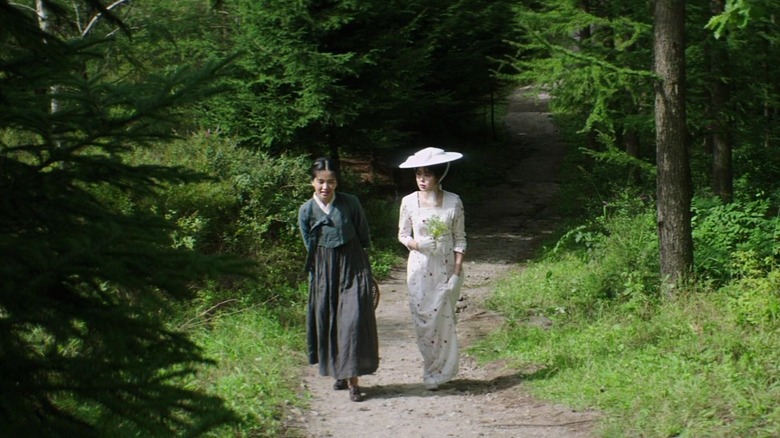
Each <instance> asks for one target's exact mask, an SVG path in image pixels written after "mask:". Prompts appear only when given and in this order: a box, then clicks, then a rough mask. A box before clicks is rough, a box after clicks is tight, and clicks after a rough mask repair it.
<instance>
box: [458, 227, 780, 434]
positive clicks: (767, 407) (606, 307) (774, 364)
mask: <svg viewBox="0 0 780 438" xmlns="http://www.w3.org/2000/svg"><path fill="white" fill-rule="evenodd" d="M621 220H622V219H621ZM625 230H626V231H625V233H628V232H630V231H629V230H630V227H625ZM625 233H618V232H614V229H613V232H612V233H611V234H609V237H608V238H607V240H613V239H618V240H625V237H626V234H625ZM634 237H635V238H636V236H634ZM597 247H598V248H602V249H601V250H599V249H597V250H596V253H591V254H590V255H589V256H588V257H582V255H581V254H575V253H564V254H559V255H558V256H556V257H548V258H547V259H544V260H541V261H537V262H535V263H532V264H530V265H529V266H528V267H527V268H526V269H525V270H524V271H523V272H521V273H519V274H517V275H516V276H514V277H511V278H508V279H506V280H505V281H504V282H503V283H501V284H500V285H499V286H498V288H497V290H496V292H495V294H494V296H493V298H492V300H491V301H490V303H489V304H490V305H491V306H492V307H493V308H495V309H498V310H499V311H501V312H503V313H504V314H506V315H507V317H508V318H507V320H508V323H507V324H506V326H505V327H504V329H503V330H501V331H499V332H498V333H495V334H494V335H492V336H491V337H489V338H488V339H486V340H484V341H483V342H480V343H478V344H476V345H475V346H474V347H472V353H474V354H475V355H477V356H478V357H479V358H480V359H481V360H483V361H486V360H493V359H498V358H503V359H508V360H509V361H510V363H512V364H513V365H514V366H515V367H516V368H518V369H519V370H527V373H526V377H525V382H524V384H525V385H526V387H527V388H529V390H530V391H532V393H533V394H535V395H536V396H537V397H540V398H543V399H548V400H552V401H556V402H562V403H566V404H568V405H570V406H572V407H576V408H580V409H584V408H594V409H597V410H599V411H601V412H603V413H604V418H603V420H602V421H601V422H600V423H599V425H598V430H597V433H599V434H600V435H601V436H605V437H629V436H630V437H637V436H642V437H736V436H739V437H753V436H754V437H765V436H778V435H780V404H778V403H777V400H780V336H778V335H780V324H778V323H777V321H776V320H774V319H772V317H771V316H772V315H770V316H769V317H765V318H763V319H761V320H760V321H759V322H760V323H757V322H756V321H757V320H756V319H755V318H754V319H747V320H746V319H745V318H744V317H742V313H743V312H744V310H743V309H744V305H743V301H744V299H746V298H745V297H748V298H749V299H751V300H757V301H755V302H763V300H764V299H765V296H762V297H759V298H754V297H753V295H752V294H755V293H756V292H755V291H756V290H761V289H758V288H756V287H755V284H754V282H748V283H747V284H748V285H751V286H750V288H749V289H748V288H747V287H745V288H743V289H742V290H739V287H738V285H740V284H745V281H744V280H742V281H741V282H734V283H733V284H732V285H731V286H730V288H729V289H719V290H710V289H706V287H704V286H691V287H690V289H689V290H688V291H679V292H678V294H677V295H676V296H675V297H674V298H672V299H659V298H657V297H658V296H660V294H658V293H657V292H655V293H653V292H648V291H647V290H646V288H643V289H642V290H641V291H640V292H637V291H635V290H634V289H632V286H631V282H625V283H624V284H623V285H622V286H623V289H620V288H618V289H616V291H615V292H616V293H614V294H605V293H603V288H604V287H605V285H610V284H612V286H611V287H614V284H615V283H610V282H605V281H604V279H609V278H613V277H615V276H614V275H613V274H614V273H615V272H621V271H622V270H626V271H627V272H630V270H628V269H627V267H620V266H616V263H615V259H614V251H616V249H615V245H614V243H608V242H606V243H605V242H602V244H600V245H597ZM599 251H608V252H609V254H605V253H600V252H599ZM605 260H609V263H604V261H605ZM628 263H630V262H628ZM628 268H630V267H628ZM633 268H634V269H636V270H637V271H639V272H636V275H639V276H641V275H644V274H643V272H642V269H641V267H637V266H636V265H633ZM772 278H773V276H772V275H769V276H768V277H766V279H765V280H763V281H764V282H767V281H773V280H772ZM617 284H618V285H619V284H620V283H617ZM762 284H764V283H762ZM773 284H774V283H773ZM734 288H736V289H737V290H736V291H735V290H734ZM776 290H777V289H776V288H772V292H769V291H767V292H766V294H774V295H776V294H777V292H776ZM735 297H736V298H735ZM753 314H754V315H756V314H757V313H755V312H754V313H753ZM758 315H760V314H758ZM538 316H544V317H546V318H549V319H550V320H552V322H553V324H552V326H551V327H550V328H546V329H545V328H541V327H538V326H536V325H534V324H533V323H531V321H533V318H535V317H538Z"/></svg>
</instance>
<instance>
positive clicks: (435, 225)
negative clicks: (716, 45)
mask: <svg viewBox="0 0 780 438" xmlns="http://www.w3.org/2000/svg"><path fill="white" fill-rule="evenodd" d="M425 226H426V228H427V229H428V233H429V234H430V235H431V237H433V239H434V240H439V238H440V237H442V236H444V235H445V234H447V232H448V231H449V229H448V227H447V224H446V223H445V222H444V221H443V220H442V219H441V218H440V217H439V216H431V217H430V218H428V220H427V221H425Z"/></svg>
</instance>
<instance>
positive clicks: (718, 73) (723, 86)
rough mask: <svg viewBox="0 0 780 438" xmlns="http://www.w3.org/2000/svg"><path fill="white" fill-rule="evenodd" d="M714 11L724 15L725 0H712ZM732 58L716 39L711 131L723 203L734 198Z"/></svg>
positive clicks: (714, 181) (716, 184)
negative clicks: (730, 84)
mask: <svg viewBox="0 0 780 438" xmlns="http://www.w3.org/2000/svg"><path fill="white" fill-rule="evenodd" d="M710 5H711V8H712V14H713V15H718V14H721V13H722V12H723V10H724V0H712V2H711V3H710ZM728 63H729V57H728V52H726V49H725V47H723V45H722V43H719V41H715V42H714V44H713V45H712V48H711V55H710V71H711V73H712V94H711V103H710V104H711V105H712V114H713V119H714V120H713V132H712V190H713V192H714V193H715V194H716V195H717V196H718V197H720V199H721V200H722V201H723V202H731V201H732V199H733V197H734V171H733V168H732V164H731V155H732V138H733V135H732V133H731V124H730V123H729V117H728V114H729V111H728V104H729V100H730V93H729V88H728V85H727V83H726V81H727V79H726V78H727V75H728V71H727V68H728Z"/></svg>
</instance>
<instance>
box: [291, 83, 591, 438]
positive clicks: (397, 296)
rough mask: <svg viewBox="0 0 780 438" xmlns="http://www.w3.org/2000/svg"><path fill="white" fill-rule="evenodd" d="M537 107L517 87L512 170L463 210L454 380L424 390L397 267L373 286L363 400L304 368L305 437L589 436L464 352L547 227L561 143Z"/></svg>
mask: <svg viewBox="0 0 780 438" xmlns="http://www.w3.org/2000/svg"><path fill="white" fill-rule="evenodd" d="M545 104H546V101H545V96H540V99H538V100H537V99H531V98H529V97H528V96H527V95H526V94H524V92H523V90H518V92H516V93H515V94H513V95H512V96H511V98H510V102H509V108H508V114H507V117H506V128H507V129H508V132H509V134H510V136H511V138H512V140H513V141H512V148H511V149H510V150H509V151H508V152H507V156H506V157H502V158H503V159H507V158H509V159H511V160H513V161H514V162H515V164H514V165H513V166H512V167H511V168H510V169H509V171H508V172H507V177H506V180H505V182H504V183H502V184H500V185H498V186H496V187H492V188H490V189H489V194H490V196H489V197H486V200H484V201H483V203H482V204H481V205H480V206H479V208H471V209H470V208H469V206H468V205H467V206H466V215H467V216H466V222H467V223H466V227H467V234H468V242H469V250H468V254H467V261H466V263H465V270H466V278H465V282H464V286H463V290H462V297H463V299H462V301H461V302H460V303H459V305H460V307H461V312H460V317H459V321H458V337H459V340H460V342H461V346H462V348H461V370H460V373H459V375H458V377H457V378H456V379H455V380H454V381H452V382H450V383H448V384H446V385H444V386H443V387H442V388H441V389H440V390H439V391H435V392H434V391H428V390H426V389H425V388H424V387H423V385H422V359H421V358H420V353H419V351H418V350H417V345H416V342H415V338H414V331H413V327H412V322H411V317H410V315H409V308H408V304H407V298H406V286H405V284H404V278H405V271H404V270H402V269H398V270H396V271H394V272H393V273H392V275H391V276H390V278H388V279H386V280H385V281H383V282H382V283H381V284H380V287H381V290H382V300H381V302H380V305H379V308H378V309H377V320H378V325H379V327H378V328H379V342H380V344H379V345H380V351H379V352H380V357H381V362H380V367H379V371H378V372H377V373H376V374H375V375H371V376H363V377H361V379H360V384H361V387H362V388H363V392H364V395H365V400H364V401H363V402H361V403H354V402H351V401H349V397H348V394H347V392H346V391H334V390H333V389H332V385H333V380H332V379H330V378H323V377H320V376H319V375H318V373H317V368H316V367H315V366H312V367H307V368H306V369H305V370H304V385H305V387H306V389H308V390H309V391H310V392H311V394H312V400H311V409H310V411H308V412H306V413H303V419H302V428H303V434H304V435H305V436H306V437H312V438H320V437H340V438H341V437H343V438H349V437H361V438H363V437H371V438H373V437H393V438H407V437H425V438H437V437H491V438H492V437H528V438H537V437H539V438H542V437H544V438H563V437H583V438H584V437H591V436H593V434H592V430H593V427H594V424H595V421H596V420H597V419H598V415H597V413H594V412H577V411H574V410H572V409H570V408H567V407H565V406H558V405H553V404H549V403H546V402H542V401H539V400H536V399H534V398H533V397H531V396H529V395H528V394H527V393H526V391H525V390H524V387H523V379H522V373H521V372H520V371H518V370H513V369H510V368H508V367H505V366H503V365H502V364H501V363H491V364H488V365H487V366H477V364H476V362H475V361H474V359H473V358H471V357H469V356H468V355H467V354H466V353H465V351H464V350H465V348H463V347H468V346H469V345H470V344H471V343H472V341H474V340H475V339H479V338H480V337H482V336H484V335H485V334H487V333H490V332H492V331H494V330H496V329H497V328H498V327H499V326H500V325H501V323H502V319H501V316H500V315H497V314H495V313H493V312H491V311H488V310H486V309H485V308H484V307H483V305H482V304H483V301H484V299H485V297H486V296H487V295H488V294H490V293H491V292H492V290H493V288H494V287H495V284H496V282H497V281H498V280H499V279H501V278H502V277H504V276H506V275H507V274H509V273H510V272H512V270H516V269H522V262H523V261H524V260H526V259H528V258H529V257H530V256H531V255H532V254H533V250H534V249H535V248H537V247H538V243H539V241H540V239H542V238H544V236H545V234H547V233H549V232H550V231H551V228H552V226H553V225H554V223H555V220H556V218H555V217H554V216H553V213H552V209H551V208H550V205H551V203H552V201H553V196H554V194H555V191H556V190H557V187H558V183H557V175H558V170H559V167H560V163H561V160H562V158H563V154H564V151H565V147H564V145H563V143H562V142H561V141H560V139H559V138H558V136H557V133H556V130H555V127H554V126H553V125H552V123H551V119H550V117H549V115H548V113H547V112H546V105H545ZM504 167H506V166H504Z"/></svg>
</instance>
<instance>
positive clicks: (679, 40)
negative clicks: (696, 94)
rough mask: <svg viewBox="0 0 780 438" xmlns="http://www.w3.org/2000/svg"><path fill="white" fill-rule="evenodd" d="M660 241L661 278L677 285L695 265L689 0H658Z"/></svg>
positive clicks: (656, 47)
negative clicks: (687, 106) (688, 129)
mask: <svg viewBox="0 0 780 438" xmlns="http://www.w3.org/2000/svg"><path fill="white" fill-rule="evenodd" d="M654 26H655V29H654V47H653V50H654V55H655V66H654V70H655V73H656V74H657V75H658V78H659V79H658V81H657V82H656V86H655V125H656V161H657V163H656V164H657V166H658V176H657V197H658V200H657V212H658V239H659V250H660V251H659V252H660V265H661V270H660V274H661V278H662V281H663V282H664V283H666V285H675V284H677V283H678V282H680V281H681V280H684V279H685V277H687V275H688V274H689V272H690V270H691V267H692V265H693V237H692V235H691V192H692V190H691V170H690V164H689V160H688V149H687V145H686V138H687V136H686V127H685V122H686V118H685V117H686V116H685V31H684V30H685V1H684V0H656V2H655V17H654Z"/></svg>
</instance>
